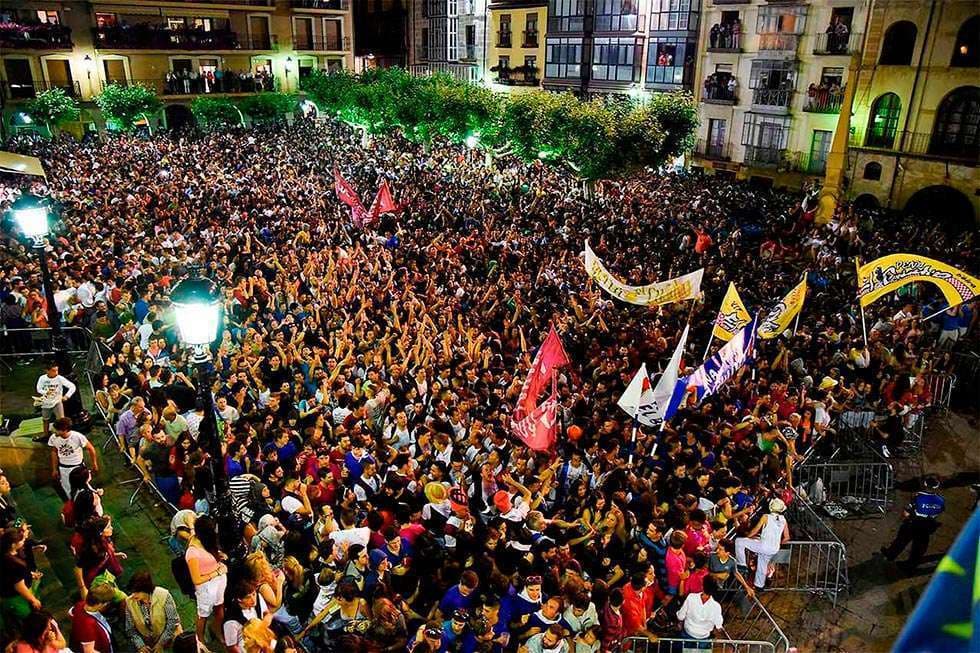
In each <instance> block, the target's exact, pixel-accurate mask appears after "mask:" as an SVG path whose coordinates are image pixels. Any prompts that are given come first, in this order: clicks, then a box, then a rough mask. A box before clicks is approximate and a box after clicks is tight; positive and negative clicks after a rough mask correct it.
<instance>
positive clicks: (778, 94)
mask: <svg viewBox="0 0 980 653" xmlns="http://www.w3.org/2000/svg"><path fill="white" fill-rule="evenodd" d="M792 101H793V90H792V89H777V88H757V89H753V91H752V104H755V105H758V106H762V107H783V108H786V109H788V108H789V107H790V104H791V103H792Z"/></svg>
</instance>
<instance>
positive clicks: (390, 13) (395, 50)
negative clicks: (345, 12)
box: [353, 0, 408, 71]
mask: <svg viewBox="0 0 980 653" xmlns="http://www.w3.org/2000/svg"><path fill="white" fill-rule="evenodd" d="M353 7H354V37H355V38H354V43H355V46H356V47H355V49H354V56H355V61H356V64H357V65H355V69H356V70H358V71H360V70H363V69H364V68H369V67H381V68H387V67H389V66H405V64H406V63H407V56H406V55H407V54H408V5H407V2H406V1H405V0H359V1H355V2H354V3H353Z"/></svg>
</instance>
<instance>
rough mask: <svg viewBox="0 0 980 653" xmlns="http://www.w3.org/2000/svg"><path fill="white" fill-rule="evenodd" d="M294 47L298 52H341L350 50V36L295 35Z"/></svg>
mask: <svg viewBox="0 0 980 653" xmlns="http://www.w3.org/2000/svg"><path fill="white" fill-rule="evenodd" d="M293 47H294V48H296V51H297V52H341V51H346V50H350V38H349V37H346V36H345V37H343V38H341V37H339V36H334V37H330V38H326V39H312V38H305V39H304V38H301V39H297V38H296V37H295V36H294V37H293Z"/></svg>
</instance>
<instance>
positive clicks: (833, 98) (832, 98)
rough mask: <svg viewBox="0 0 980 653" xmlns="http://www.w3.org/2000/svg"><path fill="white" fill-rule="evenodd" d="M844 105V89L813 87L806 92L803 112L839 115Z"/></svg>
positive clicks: (838, 87) (837, 87)
mask: <svg viewBox="0 0 980 653" xmlns="http://www.w3.org/2000/svg"><path fill="white" fill-rule="evenodd" d="M843 103H844V89H843V88H842V87H840V86H833V87H830V88H827V87H826V86H818V87H813V88H810V89H809V90H807V95H806V102H804V103H803V110H804V111H806V112H808V113H840V108H841V104H843Z"/></svg>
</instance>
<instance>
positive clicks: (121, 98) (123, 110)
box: [95, 84, 161, 130]
mask: <svg viewBox="0 0 980 653" xmlns="http://www.w3.org/2000/svg"><path fill="white" fill-rule="evenodd" d="M95 103H96V104H97V105H99V109H101V110H102V115H103V116H104V117H105V119H106V121H111V122H115V123H117V124H119V126H120V127H122V128H123V129H126V130H130V129H132V128H133V124H134V123H135V122H136V121H137V120H138V119H140V118H141V117H143V116H146V117H147V118H149V116H152V115H153V114H154V113H156V112H157V111H159V110H160V106H161V103H160V100H159V98H157V96H156V94H155V93H154V92H153V91H152V90H150V89H149V88H147V87H145V86H142V85H139V84H135V85H132V86H123V85H121V84H109V85H108V86H106V87H105V90H104V91H102V93H100V94H99V95H98V96H97V97H96V98H95Z"/></svg>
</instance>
